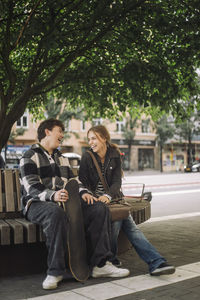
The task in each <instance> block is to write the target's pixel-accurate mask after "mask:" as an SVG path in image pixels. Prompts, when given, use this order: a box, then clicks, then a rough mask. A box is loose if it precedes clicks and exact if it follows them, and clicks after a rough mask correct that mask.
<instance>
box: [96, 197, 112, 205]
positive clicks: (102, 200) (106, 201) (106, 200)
mask: <svg viewBox="0 0 200 300" xmlns="http://www.w3.org/2000/svg"><path fill="white" fill-rule="evenodd" d="M98 201H101V202H103V203H106V204H107V203H110V200H109V199H108V197H106V196H100V197H99V198H98Z"/></svg>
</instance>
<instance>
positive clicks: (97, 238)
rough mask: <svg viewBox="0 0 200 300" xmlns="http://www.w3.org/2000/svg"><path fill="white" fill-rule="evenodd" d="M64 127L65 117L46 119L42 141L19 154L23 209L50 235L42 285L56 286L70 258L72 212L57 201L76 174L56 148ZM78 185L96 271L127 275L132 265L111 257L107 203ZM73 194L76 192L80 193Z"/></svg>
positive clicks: (90, 260) (65, 198)
mask: <svg viewBox="0 0 200 300" xmlns="http://www.w3.org/2000/svg"><path fill="white" fill-rule="evenodd" d="M63 132H64V126H63V124H62V122H61V121H59V120H57V119H47V120H45V121H43V122H42V123H41V124H40V126H39V127H38V131H37V134H38V141H39V143H38V144H34V145H32V147H31V148H30V149H29V150H28V151H26V152H25V153H24V155H23V157H22V158H21V160H20V172H21V183H22V197H21V201H22V207H23V213H24V215H25V217H26V218H27V219H28V220H29V221H31V222H32V223H35V224H39V225H41V226H42V228H43V231H44V233H45V237H46V246H47V249H48V259H47V265H48V270H47V277H46V279H45V280H44V282H43V288H44V289H54V288H57V285H58V282H60V281H62V280H63V278H64V275H65V273H66V262H67V261H68V260H69V258H68V257H67V256H68V253H69V251H68V250H69V249H68V246H67V242H68V235H69V230H68V229H69V224H70V221H69V219H70V218H68V215H67V214H66V213H65V211H64V210H63V208H62V207H61V206H59V205H58V204H59V203H68V202H69V193H68V191H67V190H66V189H65V186H66V184H68V183H69V180H71V179H72V178H73V177H74V176H73V172H72V170H71V168H70V165H69V162H68V159H67V158H65V157H64V156H63V155H62V154H61V152H60V151H59V150H58V149H57V148H58V147H59V145H60V143H61V141H62V139H63ZM73 180H75V179H73ZM78 187H79V188H78V192H77V193H79V195H80V201H81V209H82V215H83V222H84V228H85V239H86V248H87V261H88V264H89V267H90V270H91V274H92V276H93V277H125V276H128V275H129V270H127V269H119V268H117V267H116V266H113V265H112V264H111V263H109V260H110V258H111V257H112V253H111V251H110V215H109V210H108V208H107V207H106V205H104V204H103V203H101V202H99V201H95V200H96V199H95V198H94V197H93V196H92V195H91V194H89V193H88V191H87V189H86V188H84V187H83V186H81V184H80V183H79V185H78ZM74 197H75V198H77V195H74ZM78 197H79V196H78ZM72 201H73V197H72ZM74 252H75V251H74ZM72 254H73V253H72ZM72 273H73V272H72ZM75 278H76V277H75Z"/></svg>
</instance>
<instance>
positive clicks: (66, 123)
mask: <svg viewBox="0 0 200 300" xmlns="http://www.w3.org/2000/svg"><path fill="white" fill-rule="evenodd" d="M64 125H65V131H70V129H71V122H70V120H67V121H65V123H64Z"/></svg>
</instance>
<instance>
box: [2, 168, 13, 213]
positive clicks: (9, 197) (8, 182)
mask: <svg viewBox="0 0 200 300" xmlns="http://www.w3.org/2000/svg"><path fill="white" fill-rule="evenodd" d="M4 179H5V194H6V211H8V212H9V211H15V199H14V184H13V172H12V170H5V171H4Z"/></svg>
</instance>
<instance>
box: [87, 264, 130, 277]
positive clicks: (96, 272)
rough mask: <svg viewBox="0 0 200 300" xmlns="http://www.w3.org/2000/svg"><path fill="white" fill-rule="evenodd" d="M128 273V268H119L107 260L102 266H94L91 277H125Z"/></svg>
mask: <svg viewBox="0 0 200 300" xmlns="http://www.w3.org/2000/svg"><path fill="white" fill-rule="evenodd" d="M129 274H130V271H129V270H128V269H120V268H117V267H115V266H114V265H113V264H112V263H111V262H109V261H107V262H106V264H105V266H104V267H102V268H99V267H94V268H93V270H92V277H94V278H97V277H126V276H128V275H129Z"/></svg>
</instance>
